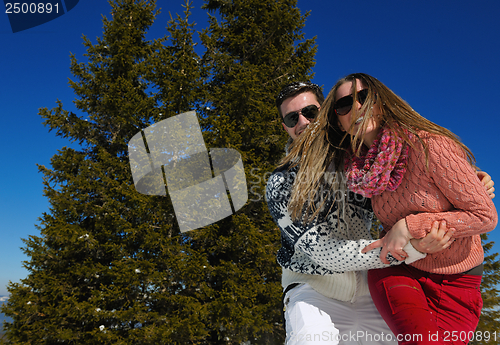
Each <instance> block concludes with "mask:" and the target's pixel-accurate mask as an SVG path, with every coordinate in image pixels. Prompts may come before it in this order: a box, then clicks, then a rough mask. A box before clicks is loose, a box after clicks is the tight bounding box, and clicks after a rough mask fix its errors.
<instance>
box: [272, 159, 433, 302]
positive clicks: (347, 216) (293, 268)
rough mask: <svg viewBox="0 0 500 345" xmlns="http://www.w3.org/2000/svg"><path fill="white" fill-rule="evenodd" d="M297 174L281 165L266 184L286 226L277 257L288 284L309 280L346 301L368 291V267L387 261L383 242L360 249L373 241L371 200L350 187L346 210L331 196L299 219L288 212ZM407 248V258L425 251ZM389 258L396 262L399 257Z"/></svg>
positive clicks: (280, 223)
mask: <svg viewBox="0 0 500 345" xmlns="http://www.w3.org/2000/svg"><path fill="white" fill-rule="evenodd" d="M295 177H296V169H291V170H288V168H287V167H282V168H278V169H277V170H275V171H274V172H273V174H272V175H271V176H270V178H269V180H268V183H267V189H266V199H267V203H268V206H269V210H270V212H271V215H272V217H273V219H274V221H275V223H276V224H277V225H278V226H279V228H280V230H281V245H282V246H281V248H280V250H279V251H278V263H279V264H280V265H281V267H282V268H283V275H282V285H283V287H286V286H288V285H289V284H292V283H308V284H309V285H311V287H312V288H313V289H315V290H316V291H318V292H319V293H321V294H323V295H324V296H326V297H330V298H334V299H337V300H341V301H354V300H355V299H356V297H357V296H363V295H366V294H368V293H369V291H368V285H367V281H366V270H368V269H372V268H382V267H387V266H388V265H385V264H384V263H382V261H381V260H380V248H379V249H377V250H372V251H370V252H368V253H366V254H362V253H361V249H363V248H364V247H365V246H367V245H368V244H370V243H372V242H373V240H371V235H370V228H371V220H372V217H373V213H372V209H371V205H370V200H369V199H365V198H363V197H362V196H361V195H358V194H354V193H352V192H348V193H347V203H346V204H345V210H344V207H341V209H339V205H338V204H337V203H333V201H332V199H333V198H327V199H326V200H327V201H326V204H325V207H324V208H323V212H321V213H320V215H319V217H318V219H317V220H316V221H315V222H313V223H310V224H303V223H302V222H294V221H292V219H291V216H290V213H289V212H288V201H289V199H290V193H291V190H292V186H293V183H294V180H295ZM332 204H333V205H332ZM344 211H345V212H344ZM404 249H405V251H406V252H407V253H408V254H409V255H410V256H409V258H408V259H407V260H408V261H407V262H408V263H409V262H411V261H413V260H418V259H421V258H423V257H425V254H422V253H419V252H417V251H416V250H415V249H414V248H413V247H412V246H411V245H408V246H407V247H405V248H404ZM389 259H390V261H391V265H396V264H399V263H400V262H398V261H396V260H395V259H394V258H392V257H391V258H389Z"/></svg>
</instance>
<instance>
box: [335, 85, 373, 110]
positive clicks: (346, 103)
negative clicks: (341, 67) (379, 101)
mask: <svg viewBox="0 0 500 345" xmlns="http://www.w3.org/2000/svg"><path fill="white" fill-rule="evenodd" d="M367 97H368V89H364V90H360V91H358V102H359V103H360V104H361V105H363V104H364V103H365V101H366V98H367ZM353 104H354V99H353V97H352V95H349V96H345V97H342V98H341V99H339V100H337V102H335V105H334V106H333V110H335V114H337V115H338V116H344V115H347V114H349V112H350V111H351V109H352V106H353Z"/></svg>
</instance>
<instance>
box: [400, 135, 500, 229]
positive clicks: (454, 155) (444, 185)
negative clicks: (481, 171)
mask: <svg viewBox="0 0 500 345" xmlns="http://www.w3.org/2000/svg"><path fill="white" fill-rule="evenodd" d="M428 148H429V169H428V170H425V166H424V167H420V168H421V169H422V170H421V171H422V173H426V174H430V178H431V181H432V182H433V183H434V184H435V186H436V188H437V189H438V190H439V191H440V192H441V193H442V194H443V195H444V197H445V198H446V199H447V200H448V202H449V203H450V204H451V208H450V210H448V211H444V212H422V213H417V214H412V215H409V216H407V217H406V224H407V226H408V229H409V231H410V233H411V234H412V236H413V237H415V238H422V237H424V236H425V234H426V233H427V232H428V229H430V226H431V224H432V222H433V221H435V220H438V221H439V220H443V219H444V220H446V222H447V225H448V228H455V229H456V232H455V235H454V237H456V238H459V237H466V236H472V235H476V234H481V233H485V232H488V231H491V230H493V229H494V228H495V226H496V224H497V221H498V215H497V211H496V209H495V205H494V204H493V201H492V200H491V199H490V197H489V196H488V193H487V192H486V190H485V188H484V186H483V184H482V182H481V181H480V180H479V179H478V177H477V175H476V172H475V171H474V169H473V168H472V166H471V165H470V164H469V162H468V161H467V158H466V155H465V153H464V152H463V150H462V149H461V148H460V147H459V146H458V145H457V144H456V143H455V142H453V141H452V140H451V139H449V138H446V137H443V136H435V135H431V136H429V137H428ZM421 187H422V188H424V189H425V186H423V185H421ZM426 229H427V230H426Z"/></svg>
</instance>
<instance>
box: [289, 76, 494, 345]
mask: <svg viewBox="0 0 500 345" xmlns="http://www.w3.org/2000/svg"><path fill="white" fill-rule="evenodd" d="M311 133H314V134H311ZM304 134H305V135H303V136H302V137H301V138H300V139H299V140H298V141H297V145H295V147H293V148H292V151H291V154H290V155H289V156H288V157H287V160H288V161H290V162H297V163H298V166H299V172H298V174H304V176H311V178H310V179H308V180H306V181H304V183H301V184H297V185H294V187H293V191H292V196H291V203H290V206H289V207H290V210H291V213H292V216H293V217H296V218H298V215H299V214H300V213H301V210H302V209H303V207H304V206H303V205H307V206H306V212H307V213H306V214H309V215H310V216H309V219H313V218H314V217H315V216H317V214H318V212H319V208H318V207H315V206H314V205H313V204H308V203H307V195H310V193H312V192H314V191H315V190H317V189H318V187H319V186H320V185H321V182H320V179H319V178H318V177H317V176H321V173H324V172H327V170H328V166H329V165H330V164H331V163H332V162H334V163H335V166H337V167H340V166H341V165H342V164H344V163H345V166H344V170H345V173H346V175H345V176H346V181H345V182H346V185H347V187H348V188H349V189H351V190H352V191H354V192H356V193H359V194H361V195H363V196H365V197H371V198H372V206H373V210H374V212H375V215H376V216H377V218H378V219H379V220H380V221H381V222H382V224H383V226H384V231H383V232H382V234H381V235H382V236H384V237H383V238H382V239H381V240H379V241H377V242H375V243H372V244H370V245H369V246H367V247H366V248H365V249H364V250H363V252H368V251H369V250H372V249H374V248H377V247H382V250H381V251H380V257H381V260H382V261H383V262H386V255H387V254H388V253H391V254H392V256H394V257H395V258H396V259H398V260H402V259H404V257H405V256H406V253H405V252H404V251H403V248H404V246H405V245H406V244H407V243H408V242H409V241H410V240H412V241H414V239H419V238H422V237H424V236H425V235H426V233H427V232H428V231H429V230H428V229H430V227H431V225H432V222H433V221H436V220H445V221H446V222H447V224H448V226H449V227H452V228H455V234H454V236H453V237H454V238H455V241H454V243H453V244H452V245H451V246H450V247H449V248H447V249H445V250H443V251H441V252H438V253H433V254H429V255H427V257H426V258H424V259H422V260H419V261H416V262H414V263H412V264H411V265H405V264H402V265H400V266H397V267H389V268H384V269H377V270H371V271H370V272H369V285H370V292H371V294H372V297H373V299H374V302H375V304H376V306H377V308H378V309H379V312H380V313H381V315H382V316H383V317H384V319H385V321H386V322H387V323H388V325H389V327H390V328H391V329H392V331H393V332H394V333H395V334H401V335H404V336H405V337H404V341H401V342H400V344H426V343H432V344H439V343H443V344H444V343H446V344H454V343H456V344H463V343H467V339H465V338H466V335H470V334H472V332H473V331H474V330H475V327H476V326H477V322H478V319H479V315H480V311H481V305H482V301H481V295H480V291H479V285H480V282H481V268H482V261H483V251H482V246H481V240H480V237H479V235H480V234H481V233H484V232H487V231H491V230H493V229H494V227H495V226H496V223H497V213H496V210H495V207H494V205H493V203H492V201H491V200H490V197H489V196H488V194H487V192H486V190H485V188H484V186H483V185H482V183H481V182H480V181H479V179H478V178H477V177H476V173H475V168H474V157H473V155H472V153H471V152H470V150H469V149H468V148H467V147H466V146H465V145H463V144H462V143H461V142H460V141H459V140H458V138H457V137H456V136H455V135H454V134H453V133H451V132H450V131H448V130H446V129H445V128H443V127H440V126H438V125H436V124H434V123H432V122H431V121H429V120H427V119H425V118H423V117H422V116H420V115H419V114H418V113H417V112H415V111H414V110H413V109H412V108H411V107H410V106H409V105H408V104H407V103H406V102H404V101H403V100H402V99H401V98H400V97H398V96H397V95H395V94H394V93H393V92H392V91H391V90H390V89H388V88H387V87H386V86H385V85H384V84H382V83H381V82H380V81H378V80H377V79H375V78H373V77H371V76H368V75H366V74H361V73H357V74H351V75H349V76H347V77H345V78H343V79H341V80H340V81H339V82H338V83H337V84H336V85H335V86H334V88H333V89H332V91H331V92H330V94H329V95H328V97H327V99H326V100H325V103H324V104H323V111H322V112H320V114H319V115H318V119H317V120H316V121H315V123H314V124H312V125H310V126H309V128H308V130H307V131H306V132H305V133H304ZM304 152H307V155H305V154H303V153H304ZM337 176H342V175H341V174H337ZM338 182H339V183H340V182H342V181H338ZM464 296H465V298H464ZM469 332H470V333H469ZM457 334H458V335H460V336H459V337H454V336H452V335H457ZM464 339H465V340H464ZM455 340H456V341H455ZM463 340H464V341H463Z"/></svg>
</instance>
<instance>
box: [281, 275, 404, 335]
mask: <svg viewBox="0 0 500 345" xmlns="http://www.w3.org/2000/svg"><path fill="white" fill-rule="evenodd" d="M284 304H285V326H286V345H310V344H320V345H337V344H343V345H354V344H379V345H381V344H384V345H388V344H390V345H397V341H396V337H395V336H394V335H393V333H392V332H391V330H390V329H389V327H388V326H387V325H386V323H385V321H384V319H382V316H380V314H379V313H378V311H377V308H376V307H375V305H374V304H373V301H372V298H371V297H370V295H367V296H362V297H359V298H358V300H357V301H356V302H355V303H351V302H342V301H338V300H335V299H332V298H328V297H325V296H323V295H321V294H320V293H318V292H316V291H315V290H314V289H313V288H311V287H310V286H309V285H308V284H301V285H299V286H297V287H295V288H293V289H291V290H290V291H288V292H287V294H286V295H285V296H284Z"/></svg>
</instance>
